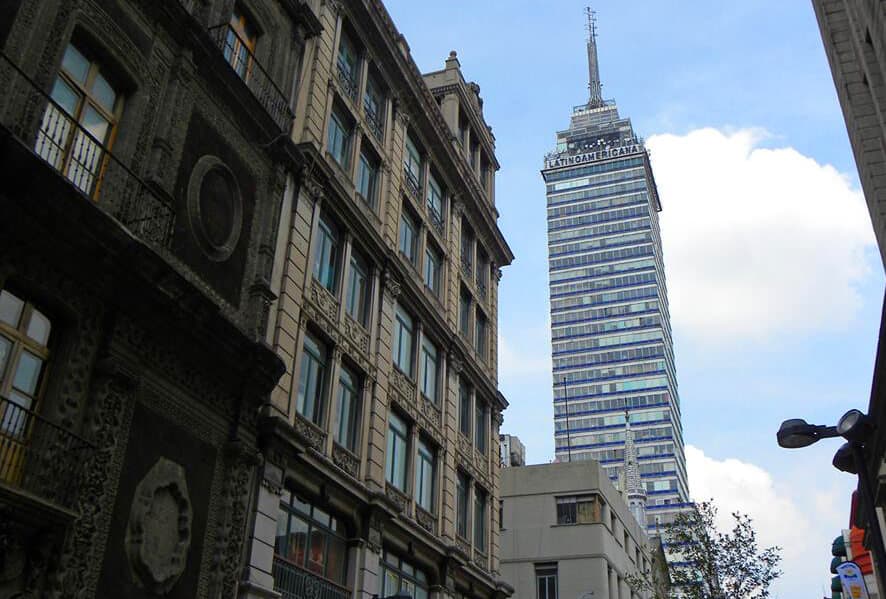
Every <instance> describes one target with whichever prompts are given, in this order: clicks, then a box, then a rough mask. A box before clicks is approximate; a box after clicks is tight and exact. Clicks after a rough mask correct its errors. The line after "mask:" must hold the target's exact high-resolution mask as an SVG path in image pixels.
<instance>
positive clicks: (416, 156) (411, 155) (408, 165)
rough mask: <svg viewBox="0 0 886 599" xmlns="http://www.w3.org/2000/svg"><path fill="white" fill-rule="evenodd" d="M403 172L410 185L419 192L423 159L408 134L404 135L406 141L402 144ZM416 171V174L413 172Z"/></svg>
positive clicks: (416, 145)
mask: <svg viewBox="0 0 886 599" xmlns="http://www.w3.org/2000/svg"><path fill="white" fill-rule="evenodd" d="M403 145H404V151H403V170H404V173H405V175H406V177H407V178H409V183H410V185H414V186H415V188H416V189H418V190H419V191H421V186H422V175H423V174H424V166H425V165H424V158H423V156H422V153H421V150H420V149H419V147H418V144H416V143H415V141H413V138H412V136H411V135H410V134H408V133H407V134H406V140H405V141H404V142H403ZM416 170H417V171H418V172H417V173H416V172H414V171H416Z"/></svg>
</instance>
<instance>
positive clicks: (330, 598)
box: [272, 555, 351, 599]
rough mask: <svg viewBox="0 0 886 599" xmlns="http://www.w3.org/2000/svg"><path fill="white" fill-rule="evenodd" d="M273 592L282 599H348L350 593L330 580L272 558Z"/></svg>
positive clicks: (282, 560)
mask: <svg viewBox="0 0 886 599" xmlns="http://www.w3.org/2000/svg"><path fill="white" fill-rule="evenodd" d="M272 570H273V571H272V574H273V575H274V590H275V591H277V592H279V593H280V594H281V595H282V597H283V599H304V598H305V597H310V598H311V599H350V597H351V591H350V590H348V589H347V588H345V587H342V586H339V585H337V584H335V583H334V582H332V581H330V580H326V579H325V578H321V577H320V576H317V575H316V574H313V573H312V572H308V571H307V570H305V569H303V568H300V567H298V566H296V565H295V564H293V563H291V562H288V561H286V560H285V559H283V558H282V557H279V556H277V555H275V556H274V566H273V569H272Z"/></svg>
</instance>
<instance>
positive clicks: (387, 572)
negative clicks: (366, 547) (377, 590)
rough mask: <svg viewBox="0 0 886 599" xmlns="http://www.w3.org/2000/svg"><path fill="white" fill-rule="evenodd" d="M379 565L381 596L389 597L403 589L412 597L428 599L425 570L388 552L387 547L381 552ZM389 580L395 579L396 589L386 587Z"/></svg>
mask: <svg viewBox="0 0 886 599" xmlns="http://www.w3.org/2000/svg"><path fill="white" fill-rule="evenodd" d="M380 566H381V585H380V586H381V596H386V597H390V596H391V595H394V594H396V593H397V592H398V591H404V590H405V591H406V592H408V593H409V594H411V595H412V597H413V598H414V599H429V597H430V583H429V579H428V575H427V572H425V570H423V569H422V568H420V567H418V566H416V565H415V564H414V563H412V562H409V561H407V560H404V559H402V558H400V557H399V556H397V555H395V554H393V553H391V552H389V551H388V550H387V549H385V550H384V551H383V553H382V556H381V560H380ZM389 580H396V582H397V585H396V586H397V588H396V589H389V588H388V581H389Z"/></svg>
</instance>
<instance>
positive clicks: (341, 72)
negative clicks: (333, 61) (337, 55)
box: [338, 60, 357, 101]
mask: <svg viewBox="0 0 886 599" xmlns="http://www.w3.org/2000/svg"><path fill="white" fill-rule="evenodd" d="M338 82H339V84H341V87H342V91H344V93H345V95H346V96H347V97H349V98H350V99H351V100H354V101H356V100H357V80H356V78H355V77H354V75H353V74H352V73H351V69H349V68H348V65H347V64H345V63H344V62H342V61H341V60H339V61H338Z"/></svg>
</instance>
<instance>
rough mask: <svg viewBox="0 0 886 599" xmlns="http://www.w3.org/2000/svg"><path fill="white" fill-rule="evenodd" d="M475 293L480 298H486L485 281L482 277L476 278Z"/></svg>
mask: <svg viewBox="0 0 886 599" xmlns="http://www.w3.org/2000/svg"><path fill="white" fill-rule="evenodd" d="M477 295H479V296H480V299H484V300H485V299H486V281H484V280H483V279H479V278H478V279H477Z"/></svg>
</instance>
